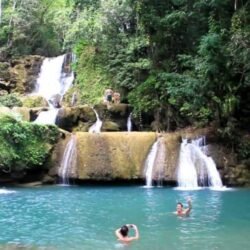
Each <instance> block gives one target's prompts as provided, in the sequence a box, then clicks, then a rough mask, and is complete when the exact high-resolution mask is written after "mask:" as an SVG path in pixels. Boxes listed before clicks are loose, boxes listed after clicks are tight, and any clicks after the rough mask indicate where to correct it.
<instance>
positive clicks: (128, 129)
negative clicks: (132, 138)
mask: <svg viewBox="0 0 250 250" xmlns="http://www.w3.org/2000/svg"><path fill="white" fill-rule="evenodd" d="M131 117H132V113H130V114H129V116H128V120H127V131H128V132H131V131H132V121H131Z"/></svg>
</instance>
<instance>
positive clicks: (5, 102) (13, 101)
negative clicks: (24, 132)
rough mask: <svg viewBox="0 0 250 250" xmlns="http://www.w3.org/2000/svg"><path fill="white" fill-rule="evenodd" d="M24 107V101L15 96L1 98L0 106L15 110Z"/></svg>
mask: <svg viewBox="0 0 250 250" xmlns="http://www.w3.org/2000/svg"><path fill="white" fill-rule="evenodd" d="M22 105H23V104H22V101H21V100H20V99H19V98H18V97H17V96H16V95H15V94H9V95H4V96H0V106H4V107H9V108H13V107H22Z"/></svg>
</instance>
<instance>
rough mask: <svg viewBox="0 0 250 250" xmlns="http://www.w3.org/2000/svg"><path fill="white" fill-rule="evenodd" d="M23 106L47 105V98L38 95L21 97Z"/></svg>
mask: <svg viewBox="0 0 250 250" xmlns="http://www.w3.org/2000/svg"><path fill="white" fill-rule="evenodd" d="M21 100H22V103H23V107H27V108H37V107H48V102H47V100H46V99H45V98H44V97H42V96H38V95H28V96H23V97H21Z"/></svg>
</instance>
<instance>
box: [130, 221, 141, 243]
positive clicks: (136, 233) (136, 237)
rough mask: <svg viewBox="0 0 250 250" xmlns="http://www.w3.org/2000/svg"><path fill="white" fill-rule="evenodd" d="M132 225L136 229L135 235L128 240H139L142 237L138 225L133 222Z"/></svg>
mask: <svg viewBox="0 0 250 250" xmlns="http://www.w3.org/2000/svg"><path fill="white" fill-rule="evenodd" d="M131 226H132V228H133V229H134V230H135V236H132V237H129V238H128V240H129V241H132V240H138V239H139V238H140V235H139V230H138V228H137V226H136V225H134V224H132V225H131Z"/></svg>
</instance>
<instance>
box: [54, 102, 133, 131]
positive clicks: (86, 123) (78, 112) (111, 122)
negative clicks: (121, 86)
mask: <svg viewBox="0 0 250 250" xmlns="http://www.w3.org/2000/svg"><path fill="white" fill-rule="evenodd" d="M94 109H95V110H96V112H97V113H98V115H99V117H100V119H101V120H102V122H103V126H102V131H127V119H128V116H129V106H128V105H127V104H112V106H108V107H107V105H103V104H100V105H96V106H95V107H94ZM95 122H96V115H95V112H94V110H93V108H91V107H90V106H89V105H80V106H75V107H63V108H61V109H60V110H59V112H58V116H57V121H56V124H57V125H58V126H59V127H60V128H62V129H65V130H68V131H74V132H76V131H79V132H87V131H88V129H89V128H90V127H91V126H92V125H93V124H94V123H95Z"/></svg>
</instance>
